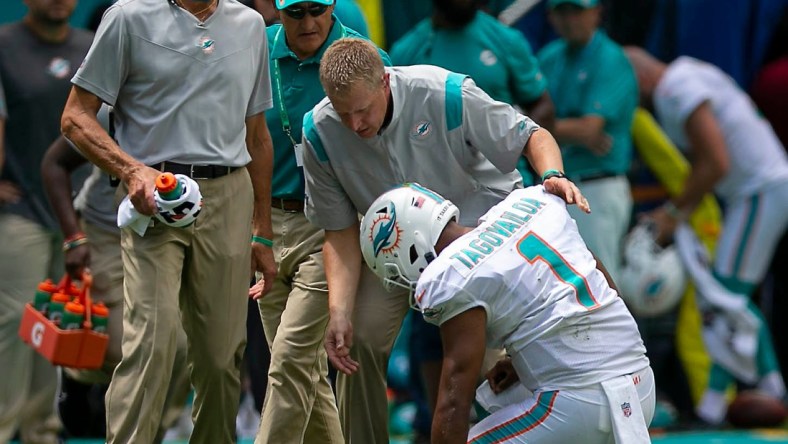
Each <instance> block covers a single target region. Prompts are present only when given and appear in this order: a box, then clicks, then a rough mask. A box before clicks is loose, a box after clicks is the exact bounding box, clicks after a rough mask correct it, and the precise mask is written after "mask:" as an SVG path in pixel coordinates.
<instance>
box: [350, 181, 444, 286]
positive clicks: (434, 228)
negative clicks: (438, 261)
mask: <svg viewBox="0 0 788 444" xmlns="http://www.w3.org/2000/svg"><path fill="white" fill-rule="evenodd" d="M459 215H460V210H459V209H458V208H457V207H456V206H455V205H454V204H453V203H451V201H449V200H446V199H444V198H443V197H442V196H440V195H439V194H437V193H435V192H433V191H431V190H429V189H427V188H424V187H422V186H421V185H419V184H417V183H407V184H405V185H402V186H400V187H398V188H395V189H393V190H390V191H388V192H386V193H384V194H382V195H381V196H380V197H378V198H377V199H376V200H375V202H373V203H372V205H371V206H370V207H369V209H368V210H367V213H366V214H365V215H364V218H363V219H362V220H361V238H360V240H361V252H362V254H363V255H364V261H365V262H366V263H367V265H368V266H369V268H371V269H372V271H374V272H375V274H377V275H378V276H380V277H381V278H382V279H383V283H384V286H385V287H386V288H391V287H392V286H393V285H396V286H399V287H404V288H407V289H409V290H413V289H414V288H415V286H416V282H417V281H418V280H419V276H421V272H422V271H424V269H425V268H426V267H427V265H428V264H429V263H430V262H432V260H433V259H435V257H436V254H435V243H436V242H437V241H438V237H440V234H441V232H443V229H444V227H446V225H447V224H448V223H449V222H450V221H451V220H452V219H458V218H459Z"/></svg>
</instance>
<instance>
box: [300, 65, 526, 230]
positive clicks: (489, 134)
mask: <svg viewBox="0 0 788 444" xmlns="http://www.w3.org/2000/svg"><path fill="white" fill-rule="evenodd" d="M386 71H387V72H388V73H389V74H390V75H391V76H390V79H391V94H392V100H393V106H394V111H393V117H392V120H391V122H390V123H389V125H388V126H387V127H386V128H385V129H384V130H383V131H382V132H381V134H380V135H378V136H376V137H373V138H371V139H362V138H361V137H359V136H358V135H357V134H356V133H354V132H353V131H351V130H350V129H348V128H347V127H345V126H344V125H343V124H342V122H341V120H340V118H339V116H338V115H337V113H336V111H335V110H334V108H333V107H332V106H331V102H330V101H329V100H328V99H324V100H323V101H322V102H320V103H319V104H317V105H316V106H315V108H314V109H313V110H312V111H311V112H309V113H308V114H307V115H306V116H304V132H303V134H304V143H305V146H306V149H305V150H304V172H305V176H306V195H307V205H306V215H307V217H308V218H309V220H310V221H311V222H312V223H314V224H315V225H317V226H319V227H321V228H324V229H327V230H340V229H344V228H347V227H349V226H351V225H352V224H354V223H357V222H358V213H362V214H363V213H364V212H366V210H367V209H368V208H369V206H370V205H371V204H372V202H373V201H374V200H375V199H376V198H377V197H378V196H379V195H381V194H382V193H384V192H385V191H388V190H389V189H391V188H393V187H395V186H397V185H399V184H401V183H403V182H418V183H420V184H422V185H424V186H426V187H429V188H431V189H433V190H435V191H437V192H438V193H440V194H442V195H443V196H444V197H446V198H447V199H450V200H451V201H452V202H454V204H455V205H457V206H458V207H459V208H460V210H461V213H460V217H461V220H460V223H462V224H465V225H469V226H475V225H476V224H477V219H478V218H479V216H481V215H482V214H484V213H485V212H486V211H487V210H488V209H490V208H491V207H492V206H493V205H495V204H496V203H498V202H499V201H501V200H502V199H503V198H504V197H506V195H507V194H508V193H509V192H511V191H512V190H513V189H515V188H520V187H521V186H522V178H521V177H520V174H519V173H518V172H517V171H516V170H515V167H516V165H517V160H518V159H519V157H520V155H521V154H522V152H523V147H524V146H525V144H526V142H527V141H528V138H529V137H530V135H531V133H533V131H535V130H536V129H537V128H539V127H538V126H537V125H536V123H534V122H533V121H532V120H531V119H529V118H528V117H526V116H524V115H522V114H520V113H518V112H517V111H516V110H515V109H514V108H512V107H511V106H510V105H508V104H505V103H502V102H496V101H494V100H492V99H491V98H490V97H489V96H488V95H487V94H486V93H484V91H482V90H481V89H480V88H479V87H477V86H476V84H475V83H474V82H473V80H471V79H470V78H469V77H467V76H464V75H461V74H457V73H453V72H450V71H447V70H445V69H442V68H437V67H434V66H427V65H416V66H408V67H395V68H386Z"/></svg>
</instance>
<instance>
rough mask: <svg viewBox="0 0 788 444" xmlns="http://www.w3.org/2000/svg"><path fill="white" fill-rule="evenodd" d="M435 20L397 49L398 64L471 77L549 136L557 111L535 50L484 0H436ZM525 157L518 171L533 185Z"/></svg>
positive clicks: (421, 25) (420, 27)
mask: <svg viewBox="0 0 788 444" xmlns="http://www.w3.org/2000/svg"><path fill="white" fill-rule="evenodd" d="M432 6H433V12H432V17H430V18H426V19H424V20H422V21H421V22H419V23H418V24H417V25H416V26H415V27H414V28H413V29H411V30H410V31H408V33H406V34H405V35H404V36H403V37H402V38H401V39H399V40H398V41H397V42H395V43H394V45H393V46H392V48H391V60H392V61H393V62H394V64H396V65H435V66H440V67H441V68H445V69H448V70H449V71H454V72H459V73H463V74H467V75H469V76H470V77H471V78H472V79H473V81H474V82H476V85H478V86H479V88H481V89H482V90H484V92H486V93H487V94H489V95H490V97H492V98H493V99H495V100H498V101H500V102H505V103H509V104H511V105H517V106H519V107H520V108H522V110H523V112H525V113H526V114H527V115H528V117H530V118H531V119H533V120H534V121H535V122H536V123H538V124H539V125H540V126H542V127H543V128H546V129H547V130H548V131H552V130H553V121H554V117H555V115H554V113H555V111H554V108H553V102H552V100H550V95H549V93H548V92H547V82H546V81H545V79H544V76H543V75H542V72H541V71H540V69H539V62H538V61H537V60H536V57H534V55H533V52H532V51H531V46H530V45H529V44H528V41H527V40H526V39H525V37H523V35H522V34H521V33H520V31H518V30H516V29H511V28H509V27H507V26H505V25H504V24H503V23H501V22H499V21H498V20H496V19H495V18H494V17H492V16H490V15H489V14H487V13H485V12H483V11H481V10H480V9H479V6H480V2H479V1H478V0H433V1H432ZM527 164H528V162H526V161H525V158H523V159H520V162H519V163H518V164H517V169H518V170H519V171H520V173H521V174H522V176H523V182H524V184H525V185H533V183H534V182H533V176H532V175H531V173H530V171H529V169H528V166H527Z"/></svg>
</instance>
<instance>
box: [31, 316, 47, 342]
mask: <svg viewBox="0 0 788 444" xmlns="http://www.w3.org/2000/svg"><path fill="white" fill-rule="evenodd" d="M45 330H46V329H45V328H44V324H42V323H41V322H36V323H35V324H33V328H31V329H30V340H31V341H32V342H33V346H34V347H35V348H38V347H41V343H43V342H44V331H45Z"/></svg>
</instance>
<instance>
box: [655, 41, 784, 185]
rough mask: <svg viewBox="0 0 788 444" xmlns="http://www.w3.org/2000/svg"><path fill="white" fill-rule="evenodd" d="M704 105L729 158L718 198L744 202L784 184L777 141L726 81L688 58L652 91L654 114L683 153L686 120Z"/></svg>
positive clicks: (676, 63) (675, 65)
mask: <svg viewBox="0 0 788 444" xmlns="http://www.w3.org/2000/svg"><path fill="white" fill-rule="evenodd" d="M704 102H708V103H709V104H710V106H711V110H712V112H713V113H714V117H716V118H717V121H718V123H719V127H720V130H721V131H722V135H723V137H724V138H725V149H726V150H727V152H728V156H729V158H730V170H729V171H728V173H727V174H726V175H725V177H724V178H723V179H722V180H720V182H719V183H718V184H717V185H716V187H715V191H716V192H717V194H718V195H720V196H721V197H723V198H725V199H730V198H734V197H740V196H749V195H752V194H757V193H758V192H760V191H763V190H766V189H769V188H770V187H772V186H773V185H774V184H778V183H785V181H786V180H788V156H786V154H785V150H784V149H783V146H782V144H780V140H779V139H778V138H777V135H775V134H774V131H773V130H772V127H771V126H770V125H769V123H768V122H767V121H766V119H764V118H763V116H761V115H760V113H759V112H758V109H757V108H756V107H755V104H754V103H753V102H752V100H751V99H750V97H749V96H748V95H747V93H746V92H744V91H743V90H742V89H741V88H739V86H738V85H737V84H736V82H735V81H734V80H733V79H732V78H731V77H730V76H728V75H727V74H725V73H724V72H723V71H722V70H720V69H719V68H717V67H716V66H714V65H711V64H709V63H706V62H702V61H700V60H697V59H694V58H692V57H686V56H685V57H679V58H678V59H676V60H675V61H674V62H673V63H671V64H670V65H668V69H667V70H666V71H665V74H664V75H663V77H662V80H660V82H659V84H658V85H657V88H656V90H655V91H654V109H655V111H656V116H657V118H658V119H659V123H660V125H662V128H664V130H665V132H666V133H667V135H668V136H669V137H670V138H671V139H672V140H673V141H674V142H675V143H676V145H678V147H679V148H681V149H686V148H687V146H688V144H689V141H688V140H687V136H686V134H685V125H686V123H687V119H688V118H689V117H690V115H691V114H692V113H693V112H694V111H695V110H696V109H697V108H698V107H699V106H700V105H701V104H702V103H704Z"/></svg>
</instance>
